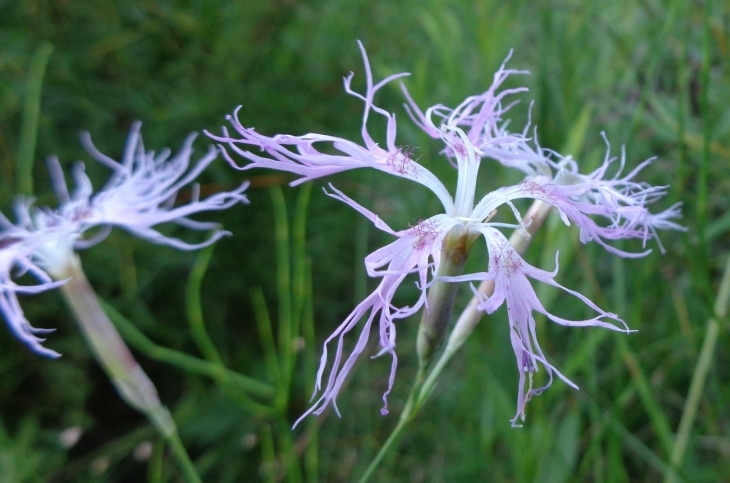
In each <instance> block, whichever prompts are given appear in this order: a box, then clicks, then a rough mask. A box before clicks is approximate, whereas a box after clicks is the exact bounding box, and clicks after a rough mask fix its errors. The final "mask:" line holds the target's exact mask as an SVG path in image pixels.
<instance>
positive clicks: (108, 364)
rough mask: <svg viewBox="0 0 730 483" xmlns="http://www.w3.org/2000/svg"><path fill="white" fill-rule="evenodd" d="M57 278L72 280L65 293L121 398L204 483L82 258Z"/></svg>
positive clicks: (192, 477) (188, 473) (189, 474)
mask: <svg viewBox="0 0 730 483" xmlns="http://www.w3.org/2000/svg"><path fill="white" fill-rule="evenodd" d="M54 275H59V277H58V278H69V280H68V281H67V282H66V283H65V284H63V285H62V286H61V292H62V293H63V295H64V298H65V299H66V302H67V303H68V304H69V306H70V307H71V310H72V311H73V313H74V315H75V316H76V321H77V322H78V325H79V328H80V329H81V333H82V334H83V336H84V338H85V339H86V343H87V344H88V345H89V348H90V349H91V352H92V353H93V354H94V356H95V358H96V360H97V361H98V362H99V364H100V365H101V367H102V368H103V369H104V371H105V372H106V373H107V375H108V376H109V379H110V380H111V382H112V383H113V384H114V386H115V387H116V389H117V392H118V393H119V395H120V396H121V398H122V399H123V400H124V401H125V402H126V403H127V404H129V405H130V406H131V407H133V408H135V409H137V410H138V411H140V412H141V413H143V414H144V415H145V416H147V418H148V419H149V420H150V422H151V423H152V425H153V426H154V427H155V429H156V430H157V432H158V433H159V434H160V436H162V437H163V438H164V439H165V440H166V441H167V442H168V443H169V444H170V445H171V447H172V450H173V454H174V455H175V458H176V459H177V461H178V464H179V465H180V467H181V469H182V471H183V474H184V475H185V479H186V480H187V481H188V482H192V483H197V482H200V481H201V480H200V477H199V476H198V474H197V472H196V471H195V467H194V466H193V463H192V461H191V460H190V457H189V456H188V454H187V452H186V451H185V448H184V447H183V446H182V443H181V442H180V439H179V436H178V434H177V427H176V426H175V422H174V421H173V419H172V415H171V414H170V412H169V411H168V410H167V408H166V407H165V406H163V405H162V403H161V402H160V398H159V396H158V395H157V389H156V388H155V386H154V384H153V383H152V381H151V380H150V378H149V377H148V376H147V374H145V372H144V370H142V367H141V366H140V365H139V363H137V361H136V360H135V359H134V356H133V355H132V352H131V351H130V350H129V348H128V347H127V345H126V344H125V343H124V340H123V339H122V337H121V336H120V335H119V332H117V330H116V329H115V328H114V325H113V324H112V322H111V320H110V319H109V317H108V316H107V314H106V313H105V312H104V309H103V308H102V307H101V304H100V303H99V299H98V298H97V297H96V294H95V293H94V289H93V288H92V287H91V285H90V284H89V282H88V280H87V279H86V275H85V274H84V272H83V270H82V269H81V261H80V260H79V258H78V256H76V254H73V253H72V254H70V255H69V259H68V262H67V264H66V266H65V267H64V268H63V269H62V270H60V271H59V273H57V274H56V273H54Z"/></svg>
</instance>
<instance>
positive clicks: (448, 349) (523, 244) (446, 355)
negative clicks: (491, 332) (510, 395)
mask: <svg viewBox="0 0 730 483" xmlns="http://www.w3.org/2000/svg"><path fill="white" fill-rule="evenodd" d="M551 208H552V206H551V205H548V204H546V203H543V202H542V201H535V202H534V203H533V204H532V206H531V207H530V209H529V210H528V211H527V215H526V216H525V218H524V220H523V221H524V223H525V224H526V225H527V224H529V225H528V226H526V227H525V228H524V229H520V230H515V232H514V233H512V236H511V237H510V240H509V241H510V243H511V244H512V246H513V247H514V248H515V250H517V251H518V252H520V253H522V252H524V251H525V250H526V249H527V247H528V246H529V245H530V241H531V238H532V235H534V234H535V233H536V232H537V230H538V229H539V228H540V227H541V226H542V224H543V222H544V221H545V219H546V218H547V215H548V214H549V213H550V209H551ZM451 235H452V233H449V235H447V237H446V239H444V247H445V248H444V251H443V252H442V260H441V262H442V264H441V265H440V266H439V271H438V275H437V276H443V275H447V274H446V273H442V267H444V265H445V264H448V263H449V262H450V261H452V260H453V259H452V258H448V257H444V254H445V253H447V249H446V247H447V240H449V236H451ZM455 235H457V236H458V234H455ZM461 239H464V240H468V239H467V238H466V237H463V236H462V237H461ZM450 243H451V245H450V246H451V247H452V248H453V247H454V246H457V247H458V244H454V243H453V239H451V240H450ZM471 243H473V239H471V240H470V241H468V245H465V246H466V250H465V249H464V246H462V247H461V248H460V250H461V252H460V253H463V254H464V256H463V257H464V260H463V261H461V262H460V263H461V266H460V267H459V266H457V264H454V265H452V266H449V267H448V268H447V269H445V270H444V271H451V272H452V273H449V275H454V274H460V273H461V271H462V270H463V269H464V264H465V263H466V256H467V255H468V248H471ZM456 253H459V252H456ZM457 261H458V259H457ZM444 262H446V263H444ZM456 270H459V271H458V273H455V272H456ZM444 285H449V286H453V287H454V291H455V290H456V287H457V286H458V284H456V283H451V284H446V283H444ZM436 286H437V284H434V286H433V287H432V288H431V290H432V291H433V289H434V288H435V287H436ZM442 290H443V289H442ZM478 291H479V293H480V294H482V295H487V296H490V295H492V293H493V292H494V281H493V280H486V281H484V282H482V283H481V284H480V285H479V289H478ZM431 294H432V292H431V291H429V294H428V295H429V299H428V300H429V308H430V309H431V311H432V312H434V313H439V314H441V315H442V316H444V317H445V319H446V321H447V323H448V320H449V318H450V316H451V311H452V310H453V294H452V295H451V299H450V301H449V300H448V298H445V297H443V295H440V296H439V297H438V298H435V299H436V300H446V301H447V302H448V303H449V312H448V314H445V312H444V311H443V309H439V310H434V307H435V305H433V304H432V298H431ZM478 304H479V298H478V297H477V296H474V298H472V300H471V301H470V302H469V304H468V305H467V306H466V308H465V309H464V311H463V312H462V313H461V315H460V316H459V318H458V319H457V321H456V324H455V325H454V329H453V330H452V331H451V333H450V334H449V337H448V339H447V341H446V346H445V347H444V350H443V351H442V352H441V355H440V356H439V358H438V359H437V360H436V362H435V363H434V364H433V365H431V366H430V367H429V364H428V363H429V362H430V361H424V353H422V346H421V344H425V343H427V342H429V341H428V340H425V339H422V333H423V332H424V330H426V329H424V322H423V320H422V321H421V328H420V330H419V339H418V343H419V357H420V362H421V365H420V368H419V371H418V374H417V376H416V380H415V383H414V384H413V388H412V389H411V393H410V395H409V396H408V401H407V403H406V406H405V408H403V412H401V415H400V418H399V420H398V424H397V425H396V426H395V428H393V431H392V432H391V433H390V436H388V439H387V440H386V441H385V443H383V446H382V447H381V448H380V450H379V451H378V454H377V455H375V458H374V459H373V461H372V462H371V463H370V465H369V466H368V468H367V470H366V471H365V473H364V474H363V476H362V477H361V478H360V480H359V481H360V483H365V482H367V481H368V480H369V479H370V478H371V477H372V476H373V473H374V472H375V470H376V469H377V468H378V466H379V465H380V463H381V461H382V460H383V458H384V457H385V455H386V454H387V453H388V452H390V451H391V450H392V448H393V447H394V446H395V443H396V442H397V441H398V439H399V438H400V436H401V434H403V432H404V430H405V429H406V427H407V426H408V425H409V424H410V423H411V422H412V421H413V420H414V419H415V418H416V416H417V415H418V413H419V411H420V410H421V408H422V407H423V405H424V403H425V402H426V399H428V396H429V395H430V394H431V391H432V390H433V388H434V387H435V386H436V380H437V378H438V376H439V375H440V374H441V371H443V369H444V367H446V364H447V363H448V362H449V360H450V359H451V357H452V356H453V355H454V354H455V353H456V352H457V351H458V350H459V349H460V348H461V346H462V345H463V344H464V342H465V341H466V339H467V338H468V337H469V335H470V334H471V333H472V331H473V330H474V327H476V324H477V323H478V322H479V319H480V318H481V315H482V312H481V311H479V310H478V309H477V305H478ZM428 314H429V313H425V314H424V316H423V319H424V320H426V319H427V317H428ZM445 328H446V327H445V326H444V330H445ZM430 349H431V350H432V352H431V355H433V353H434V352H435V350H436V347H434V346H433V344H432V345H431V347H430ZM431 358H432V357H431ZM424 362H425V364H424Z"/></svg>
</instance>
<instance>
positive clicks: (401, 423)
mask: <svg viewBox="0 0 730 483" xmlns="http://www.w3.org/2000/svg"><path fill="white" fill-rule="evenodd" d="M416 379H417V381H418V378H416ZM420 389H421V385H420V384H418V382H416V384H414V385H413V388H411V393H410V395H409V396H408V402H406V406H405V407H404V408H403V412H402V413H401V414H400V418H399V419H398V424H397V425H396V426H395V428H393V431H392V432H391V433H390V436H388V439H387V440H385V443H383V446H381V447H380V450H379V451H378V454H376V455H375V458H373V460H372V461H371V462H370V465H368V467H367V469H366V470H365V473H363V475H362V476H361V477H360V479H359V480H358V482H359V483H366V482H367V481H368V480H370V478H371V477H372V476H373V473H375V470H376V469H377V468H378V466H380V462H381V461H383V458H384V457H385V455H386V454H388V453H389V452H390V450H391V448H393V447H394V446H395V444H396V442H397V441H398V439H399V438H400V436H401V434H403V431H404V430H405V429H406V427H407V426H408V425H409V424H410V422H411V421H413V418H415V416H416V414H415V413H414V412H413V409H414V408H415V404H414V402H415V400H416V399H417V397H418V393H419V392H420Z"/></svg>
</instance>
